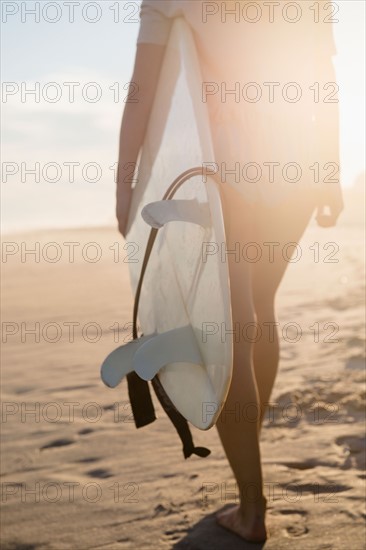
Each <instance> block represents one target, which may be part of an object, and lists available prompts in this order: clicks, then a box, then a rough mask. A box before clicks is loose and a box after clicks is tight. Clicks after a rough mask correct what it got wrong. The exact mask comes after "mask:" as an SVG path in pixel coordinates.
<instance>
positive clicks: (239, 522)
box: [216, 505, 267, 542]
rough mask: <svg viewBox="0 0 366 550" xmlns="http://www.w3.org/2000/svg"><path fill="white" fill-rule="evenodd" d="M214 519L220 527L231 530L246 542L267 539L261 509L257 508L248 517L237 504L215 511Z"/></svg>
mask: <svg viewBox="0 0 366 550" xmlns="http://www.w3.org/2000/svg"><path fill="white" fill-rule="evenodd" d="M216 521H217V523H218V524H219V525H221V527H224V528H225V529H228V530H229V531H233V532H234V533H235V534H236V535H239V537H241V538H243V539H244V540H246V541H248V542H265V540H266V539H267V531H266V527H265V524H264V511H263V510H257V511H255V512H253V513H252V515H251V517H250V518H246V517H244V515H243V513H242V511H241V509H240V506H239V505H237V506H232V507H230V508H228V509H226V510H223V511H221V512H217V514H216Z"/></svg>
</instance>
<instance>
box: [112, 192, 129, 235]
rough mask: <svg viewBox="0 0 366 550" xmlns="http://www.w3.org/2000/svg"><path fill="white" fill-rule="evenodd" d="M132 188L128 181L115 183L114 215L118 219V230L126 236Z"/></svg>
mask: <svg viewBox="0 0 366 550" xmlns="http://www.w3.org/2000/svg"><path fill="white" fill-rule="evenodd" d="M132 193H133V189H132V188H131V185H130V184H129V183H119V184H117V195H116V216H117V220H118V231H119V232H120V233H121V235H122V236H123V237H124V238H126V229H127V222H128V215H129V212H130V206H131V200H132Z"/></svg>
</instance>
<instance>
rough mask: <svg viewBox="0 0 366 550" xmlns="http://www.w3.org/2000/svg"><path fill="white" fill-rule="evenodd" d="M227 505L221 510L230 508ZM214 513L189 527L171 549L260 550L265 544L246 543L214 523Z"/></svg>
mask: <svg viewBox="0 0 366 550" xmlns="http://www.w3.org/2000/svg"><path fill="white" fill-rule="evenodd" d="M231 506H232V505H230V504H228V505H226V506H224V507H223V508H222V510H225V509H226V508H230V507H231ZM215 514H216V512H214V513H212V514H209V515H207V516H205V517H204V518H202V519H201V520H200V521H198V522H197V523H196V524H195V525H194V526H193V527H191V528H190V529H189V531H188V533H187V534H186V535H185V537H184V538H182V539H181V540H180V541H179V542H176V543H175V544H174V546H172V548H173V549H174V550H187V549H188V550H207V548H209V549H210V550H222V549H223V548H225V550H261V549H262V548H264V545H265V543H264V542H261V543H257V544H255V543H253V542H246V541H245V540H243V539H242V538H240V537H239V536H237V535H235V534H234V533H231V532H230V531H227V530H226V529H224V528H223V527H220V525H218V524H217V523H216V519H215Z"/></svg>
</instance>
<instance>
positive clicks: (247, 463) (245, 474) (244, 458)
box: [216, 188, 266, 541]
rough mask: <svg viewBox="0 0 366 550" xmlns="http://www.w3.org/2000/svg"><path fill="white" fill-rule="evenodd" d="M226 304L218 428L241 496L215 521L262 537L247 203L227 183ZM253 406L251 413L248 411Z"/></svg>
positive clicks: (250, 223)
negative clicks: (230, 342) (226, 360)
mask: <svg viewBox="0 0 366 550" xmlns="http://www.w3.org/2000/svg"><path fill="white" fill-rule="evenodd" d="M223 209H224V216H225V228H226V239H227V252H228V253H227V256H226V258H227V261H228V264H229V274H230V290H231V304H232V316H233V324H234V330H235V332H236V335H237V337H238V338H234V365H233V377H232V381H231V386H230V390H229V394H228V397H227V400H226V402H225V406H224V408H223V410H222V412H221V415H220V417H219V419H218V421H217V424H216V426H217V429H218V432H219V435H220V438H221V442H222V444H223V447H224V450H225V453H226V456H227V458H228V461H229V463H230V466H231V468H232V470H233V473H234V476H235V479H236V482H237V486H238V490H239V496H240V504H239V506H237V507H235V508H230V509H229V510H228V511H224V512H221V513H219V514H217V520H218V522H219V523H220V524H221V525H222V526H223V527H226V528H228V529H230V530H232V531H234V532H236V533H237V534H239V535H240V536H242V537H243V538H245V539H246V540H250V541H263V540H265V538H266V531H265V524H264V513H265V501H264V497H263V483H262V471H261V460H260V450H259V415H258V414H257V412H256V411H258V410H259V395H258V390H257V385H256V379H255V374H254V369H253V343H252V341H251V340H252V339H251V338H250V337H249V338H246V337H245V336H243V334H245V333H244V332H243V330H242V329H243V327H245V326H248V324H249V323H251V324H252V325H253V323H255V312H254V306H253V299H252V284H251V265H250V263H248V262H245V261H242V258H241V257H240V256H241V255H240V254H238V253H237V250H238V247H239V249H240V248H241V246H242V245H243V244H245V242H251V241H252V239H253V234H252V232H253V220H252V207H251V205H249V204H248V203H246V202H245V201H244V200H243V198H242V197H241V196H240V195H238V193H237V191H235V190H234V189H232V188H231V189H230V188H225V189H224V190H223ZM253 409H254V417H253V414H251V413H253Z"/></svg>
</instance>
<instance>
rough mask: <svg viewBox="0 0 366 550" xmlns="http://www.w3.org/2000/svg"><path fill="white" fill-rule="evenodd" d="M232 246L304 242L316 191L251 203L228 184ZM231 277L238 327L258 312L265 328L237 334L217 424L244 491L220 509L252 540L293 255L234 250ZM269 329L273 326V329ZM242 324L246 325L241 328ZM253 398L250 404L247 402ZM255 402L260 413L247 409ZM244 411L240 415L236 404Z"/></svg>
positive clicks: (261, 533) (258, 523) (260, 522)
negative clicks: (283, 291)
mask: <svg viewBox="0 0 366 550" xmlns="http://www.w3.org/2000/svg"><path fill="white" fill-rule="evenodd" d="M223 208H224V214H225V225H226V236H227V248H228V250H233V249H235V243H236V242H239V243H240V247H242V245H243V244H245V242H253V241H255V242H256V243H258V244H259V246H260V247H261V248H262V250H263V251H264V250H267V251H268V244H267V246H265V245H264V243H268V242H279V243H280V245H279V246H280V247H281V248H280V250H282V246H283V245H284V244H286V243H288V242H298V240H299V239H300V238H301V235H302V234H303V232H304V230H305V228H306V226H307V224H308V222H309V219H310V217H311V214H312V212H313V210H314V208H315V202H314V198H313V197H312V196H311V195H310V194H304V193H302V194H301V195H300V194H299V195H296V196H295V197H293V198H292V199H291V201H288V202H287V203H284V204H283V205H281V206H277V207H265V206H256V207H253V206H250V205H248V204H247V203H245V201H244V200H243V199H240V196H238V195H237V193H236V192H235V191H230V190H229V189H225V190H224V192H223ZM228 260H229V270H230V285H231V297H232V314H233V322H234V326H235V323H239V326H240V327H243V326H244V325H245V324H247V323H250V322H253V321H255V320H256V322H257V324H258V325H259V327H260V328H261V330H262V336H261V338H259V339H258V340H257V342H256V343H255V344H254V345H253V343H252V342H251V341H248V340H246V339H245V338H243V336H242V335H241V336H240V341H239V342H234V370H233V378H232V383H231V388H230V391H229V395H228V398H227V401H226V403H225V407H224V409H223V412H222V414H221V415H220V417H219V420H218V422H217V429H218V432H219V435H220V438H221V441H222V444H223V447H224V450H225V452H226V455H227V458H228V460H229V463H230V466H231V468H232V470H233V472H234V476H235V479H236V482H237V484H238V487H239V492H240V505H239V506H236V507H233V508H230V509H229V510H227V511H224V512H221V513H219V514H217V520H218V522H219V523H220V525H222V526H223V527H226V528H227V529H230V530H232V531H234V532H235V533H237V534H238V535H240V536H242V537H243V538H245V539H246V540H251V541H260V540H264V539H265V538H266V528H265V503H266V500H265V498H264V495H263V482H262V471H261V461H260V449H259V431H260V426H261V422H262V420H263V415H264V411H265V408H266V405H267V403H268V402H269V399H270V395H271V391H272V387H273V384H274V381H275V378H276V373H277V368H278V359H279V342H278V334H277V330H276V326H275V322H276V320H275V310H274V299H275V293H276V290H277V288H278V286H279V284H280V281H281V279H282V277H283V275H284V273H285V270H286V267H287V265H288V262H286V261H285V260H284V259H283V257H282V254H277V255H275V256H274V260H273V261H271V258H270V257H268V261H266V256H265V255H264V260H263V261H261V262H258V263H255V264H252V263H249V262H246V261H244V260H242V261H240V262H237V261H235V260H236V258H235V255H234V254H229V255H228ZM269 329H270V330H269ZM240 332H241V331H240ZM248 405H250V407H249V408H247V406H248ZM252 405H254V406H257V410H258V411H260V413H261V414H258V415H257V421H253V416H252V415H250V414H246V411H247V412H248V413H249V410H251V411H253V409H254V407H253V406H252ZM238 406H239V411H240V412H241V413H242V412H244V414H240V418H238V417H237V414H236V413H235V412H232V413H230V411H237V410H238Z"/></svg>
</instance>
